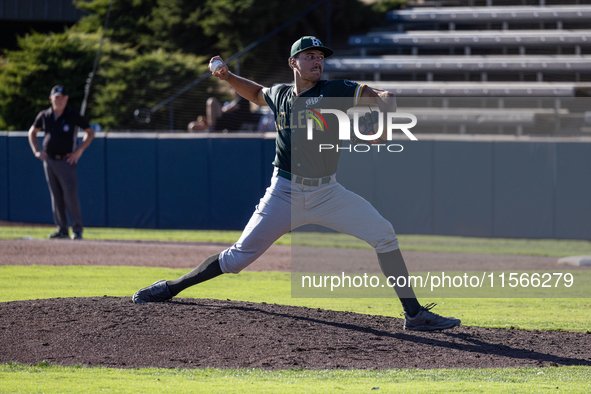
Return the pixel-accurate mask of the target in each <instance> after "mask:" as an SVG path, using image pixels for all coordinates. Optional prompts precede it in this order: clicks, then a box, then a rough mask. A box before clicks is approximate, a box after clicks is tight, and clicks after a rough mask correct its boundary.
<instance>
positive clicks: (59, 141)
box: [34, 106, 90, 159]
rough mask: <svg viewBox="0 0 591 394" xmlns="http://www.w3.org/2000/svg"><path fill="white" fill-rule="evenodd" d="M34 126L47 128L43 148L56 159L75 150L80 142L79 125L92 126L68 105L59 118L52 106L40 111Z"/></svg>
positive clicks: (83, 126)
mask: <svg viewBox="0 0 591 394" xmlns="http://www.w3.org/2000/svg"><path fill="white" fill-rule="evenodd" d="M34 126H35V127H36V128H38V129H41V130H45V138H43V150H44V151H45V152H46V153H47V155H48V156H49V157H51V158H54V159H55V158H56V157H57V158H63V157H64V156H65V155H66V154H68V153H72V152H74V150H75V149H76V146H77V144H78V138H77V137H78V136H77V130H78V127H80V128H81V129H82V130H84V129H87V128H89V127H90V125H89V124H88V122H87V121H86V119H84V118H83V117H82V116H80V114H78V113H77V112H76V111H74V110H73V109H72V108H71V107H70V106H67V107H66V108H65V109H64V113H63V114H62V115H61V116H60V117H59V118H57V119H56V118H55V115H54V113H53V108H51V107H49V108H48V109H46V110H43V111H41V112H39V114H38V115H37V118H35V124H34Z"/></svg>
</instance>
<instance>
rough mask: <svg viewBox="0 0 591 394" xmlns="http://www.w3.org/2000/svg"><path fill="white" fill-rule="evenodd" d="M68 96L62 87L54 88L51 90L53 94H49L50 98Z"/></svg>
mask: <svg viewBox="0 0 591 394" xmlns="http://www.w3.org/2000/svg"><path fill="white" fill-rule="evenodd" d="M60 94H61V95H62V96H67V95H68V93H66V88H64V87H63V86H62V85H55V86H54V87H52V88H51V93H49V96H50V97H54V96H59V95H60Z"/></svg>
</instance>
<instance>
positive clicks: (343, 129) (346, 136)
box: [306, 108, 418, 152]
mask: <svg viewBox="0 0 591 394" xmlns="http://www.w3.org/2000/svg"><path fill="white" fill-rule="evenodd" d="M308 111H309V112H308V117H307V120H306V122H307V124H306V126H307V128H306V129H307V138H308V140H313V139H314V129H316V130H319V131H328V126H327V123H326V120H325V118H324V115H326V114H330V115H334V116H336V117H337V121H338V127H339V134H338V135H339V140H343V141H344V140H351V139H352V138H351V129H353V133H354V138H355V139H357V140H358V141H359V140H360V141H366V142H367V144H355V146H354V147H353V151H355V152H368V151H369V150H370V149H371V145H374V146H376V148H377V150H378V152H379V151H380V148H381V147H384V146H385V147H386V150H387V151H388V152H402V150H403V147H402V145H400V144H381V143H378V142H379V139H380V137H382V135H383V134H384V132H385V136H386V140H388V141H391V140H392V135H393V132H394V130H400V131H402V132H403V133H404V134H405V135H406V136H407V137H408V138H409V139H410V140H411V141H418V139H417V137H415V136H414V134H413V133H412V132H411V131H410V130H409V129H411V128H413V127H414V126H416V124H417V118H416V116H414V115H413V114H410V113H406V112H386V113H385V116H384V114H383V113H382V112H380V111H373V113H374V114H375V113H377V122H376V125H377V130H375V132H373V133H372V131H373V130H366V129H365V128H366V127H364V126H361V127H360V118H359V112H355V113H354V114H353V120H352V121H351V119H349V115H347V113H345V112H343V111H340V110H338V109H327V108H319V109H318V110H313V109H311V108H308ZM403 120H410V122H405V123H400V122H401V121H403ZM384 121H385V122H386V125H385V126H384ZM351 125H353V127H351ZM372 126H373V124H372ZM334 149H336V150H337V151H338V150H348V151H351V146H349V147H339V146H335V145H333V144H319V151H320V152H322V151H323V150H334Z"/></svg>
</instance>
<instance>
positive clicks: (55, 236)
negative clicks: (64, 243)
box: [48, 231, 69, 239]
mask: <svg viewBox="0 0 591 394" xmlns="http://www.w3.org/2000/svg"><path fill="white" fill-rule="evenodd" d="M48 238H49V239H61V238H69V237H68V234H64V233H62V232H59V231H56V232H55V233H53V234H49V236H48Z"/></svg>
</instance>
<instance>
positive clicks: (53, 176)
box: [43, 157, 82, 234]
mask: <svg viewBox="0 0 591 394" xmlns="http://www.w3.org/2000/svg"><path fill="white" fill-rule="evenodd" d="M43 168H44V170H45V179H46V180H47V185H48V186H49V194H51V207H52V209H53V221H54V223H55V224H56V225H57V227H58V231H60V232H61V233H62V234H68V217H69V218H70V221H71V222H72V229H73V230H74V233H77V234H82V213H81V212H80V200H79V199H78V176H77V175H76V165H75V164H74V165H72V164H68V162H67V161H66V160H57V159H52V158H49V157H48V158H47V160H46V161H45V162H43ZM66 213H67V215H68V217H67V216H66Z"/></svg>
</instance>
